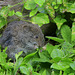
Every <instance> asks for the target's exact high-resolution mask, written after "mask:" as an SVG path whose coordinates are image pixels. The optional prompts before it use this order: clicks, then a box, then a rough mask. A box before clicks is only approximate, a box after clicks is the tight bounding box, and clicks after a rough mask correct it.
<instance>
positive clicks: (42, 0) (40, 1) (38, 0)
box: [34, 0, 45, 6]
mask: <svg viewBox="0 0 75 75" xmlns="http://www.w3.org/2000/svg"><path fill="white" fill-rule="evenodd" d="M34 1H35V3H37V4H38V5H39V6H42V5H43V3H45V0H34Z"/></svg>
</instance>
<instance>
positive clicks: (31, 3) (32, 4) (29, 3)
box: [24, 0, 36, 10]
mask: <svg viewBox="0 0 75 75" xmlns="http://www.w3.org/2000/svg"><path fill="white" fill-rule="evenodd" d="M35 7H36V3H35V2H34V0H27V1H26V3H25V4H24V8H25V9H27V10H31V9H34V8H35Z"/></svg>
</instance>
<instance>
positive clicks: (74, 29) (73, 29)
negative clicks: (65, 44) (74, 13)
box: [72, 22, 75, 41]
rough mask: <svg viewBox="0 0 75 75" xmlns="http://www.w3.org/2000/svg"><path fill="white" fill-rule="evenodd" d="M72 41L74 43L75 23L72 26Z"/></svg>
mask: <svg viewBox="0 0 75 75" xmlns="http://www.w3.org/2000/svg"><path fill="white" fill-rule="evenodd" d="M72 41H75V22H73V24H72Z"/></svg>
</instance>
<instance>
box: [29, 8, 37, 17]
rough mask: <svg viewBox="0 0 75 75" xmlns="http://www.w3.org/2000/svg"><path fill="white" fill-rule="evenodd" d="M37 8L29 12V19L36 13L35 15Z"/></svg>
mask: <svg viewBox="0 0 75 75" xmlns="http://www.w3.org/2000/svg"><path fill="white" fill-rule="evenodd" d="M37 11H38V10H37V8H36V9H33V10H32V11H31V12H30V15H29V16H30V17H32V16H34V15H35V14H36V13H37Z"/></svg>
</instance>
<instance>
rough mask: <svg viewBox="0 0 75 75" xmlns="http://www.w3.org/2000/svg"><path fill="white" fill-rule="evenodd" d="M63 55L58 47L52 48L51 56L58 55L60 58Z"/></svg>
mask: <svg viewBox="0 0 75 75" xmlns="http://www.w3.org/2000/svg"><path fill="white" fill-rule="evenodd" d="M63 56H64V52H63V51H61V50H59V49H54V50H53V51H52V53H51V57H52V58H56V57H60V58H62V57H63Z"/></svg>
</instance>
